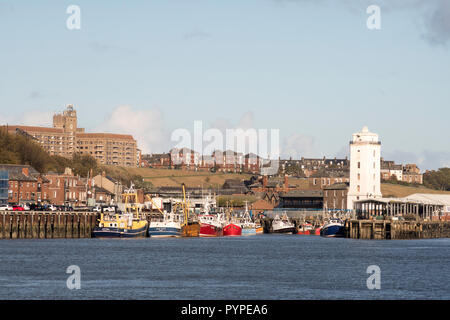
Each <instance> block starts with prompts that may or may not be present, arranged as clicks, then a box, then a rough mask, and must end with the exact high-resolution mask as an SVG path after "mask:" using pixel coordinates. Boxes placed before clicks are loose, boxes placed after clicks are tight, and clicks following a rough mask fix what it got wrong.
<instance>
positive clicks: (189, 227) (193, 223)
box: [181, 183, 200, 237]
mask: <svg viewBox="0 0 450 320" xmlns="http://www.w3.org/2000/svg"><path fill="white" fill-rule="evenodd" d="M181 186H182V190H183V203H182V207H183V218H184V219H183V223H182V225H181V236H182V237H198V236H200V223H199V222H198V220H197V217H196V215H195V214H194V215H193V216H192V215H190V214H189V203H188V202H187V201H186V186H185V185H184V183H183V184H182V185H181Z"/></svg>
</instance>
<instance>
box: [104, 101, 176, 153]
mask: <svg viewBox="0 0 450 320" xmlns="http://www.w3.org/2000/svg"><path fill="white" fill-rule="evenodd" d="M163 122H164V119H163V114H162V112H161V111H160V110H159V109H156V108H154V109H139V110H137V109H133V108H132V107H131V106H126V105H125V106H118V107H117V108H115V109H114V110H113V111H112V113H111V114H110V115H109V117H108V119H107V120H106V121H105V122H104V124H102V125H101V126H99V127H97V128H96V131H99V132H111V133H122V134H131V135H133V137H134V139H136V140H137V144H138V148H140V149H141V150H142V153H159V152H163V151H164V152H165V151H167V150H166V147H167V146H168V144H167V137H166V136H165V134H164V123H163Z"/></svg>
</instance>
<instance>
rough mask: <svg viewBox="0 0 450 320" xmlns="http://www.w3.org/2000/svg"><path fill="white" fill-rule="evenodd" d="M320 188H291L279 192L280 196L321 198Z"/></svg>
mask: <svg viewBox="0 0 450 320" xmlns="http://www.w3.org/2000/svg"><path fill="white" fill-rule="evenodd" d="M322 197H323V191H322V190H292V191H289V192H283V193H280V198H322Z"/></svg>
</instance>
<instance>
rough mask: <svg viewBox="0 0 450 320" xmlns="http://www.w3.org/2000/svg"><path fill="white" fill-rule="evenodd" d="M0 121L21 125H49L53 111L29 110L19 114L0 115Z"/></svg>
mask: <svg viewBox="0 0 450 320" xmlns="http://www.w3.org/2000/svg"><path fill="white" fill-rule="evenodd" d="M0 123H1V124H2V125H3V124H10V125H23V126H42V127H51V126H52V125H53V113H52V112H50V111H40V110H29V111H25V112H23V113H22V114H20V115H0Z"/></svg>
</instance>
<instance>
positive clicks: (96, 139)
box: [7, 105, 140, 167]
mask: <svg viewBox="0 0 450 320" xmlns="http://www.w3.org/2000/svg"><path fill="white" fill-rule="evenodd" d="M124 121H125V120H124ZM7 128H8V132H10V133H22V134H26V135H27V136H28V137H32V138H34V139H36V141H37V142H38V143H39V144H40V145H41V146H42V148H43V149H44V150H45V151H47V152H48V153H49V154H50V155H57V156H62V157H67V158H70V157H72V156H73V154H74V153H80V154H88V155H91V156H92V157H94V158H95V159H97V161H98V162H99V163H101V164H110V165H120V166H125V167H137V166H138V165H139V161H140V155H139V153H140V151H139V149H138V148H137V143H136V140H134V138H133V136H131V135H128V134H114V133H86V132H85V130H84V128H78V121H77V112H76V110H75V109H74V108H73V105H67V106H66V110H64V111H63V112H62V113H57V114H55V115H54V116H53V127H52V128H49V127H37V126H21V125H8V126H7Z"/></svg>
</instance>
